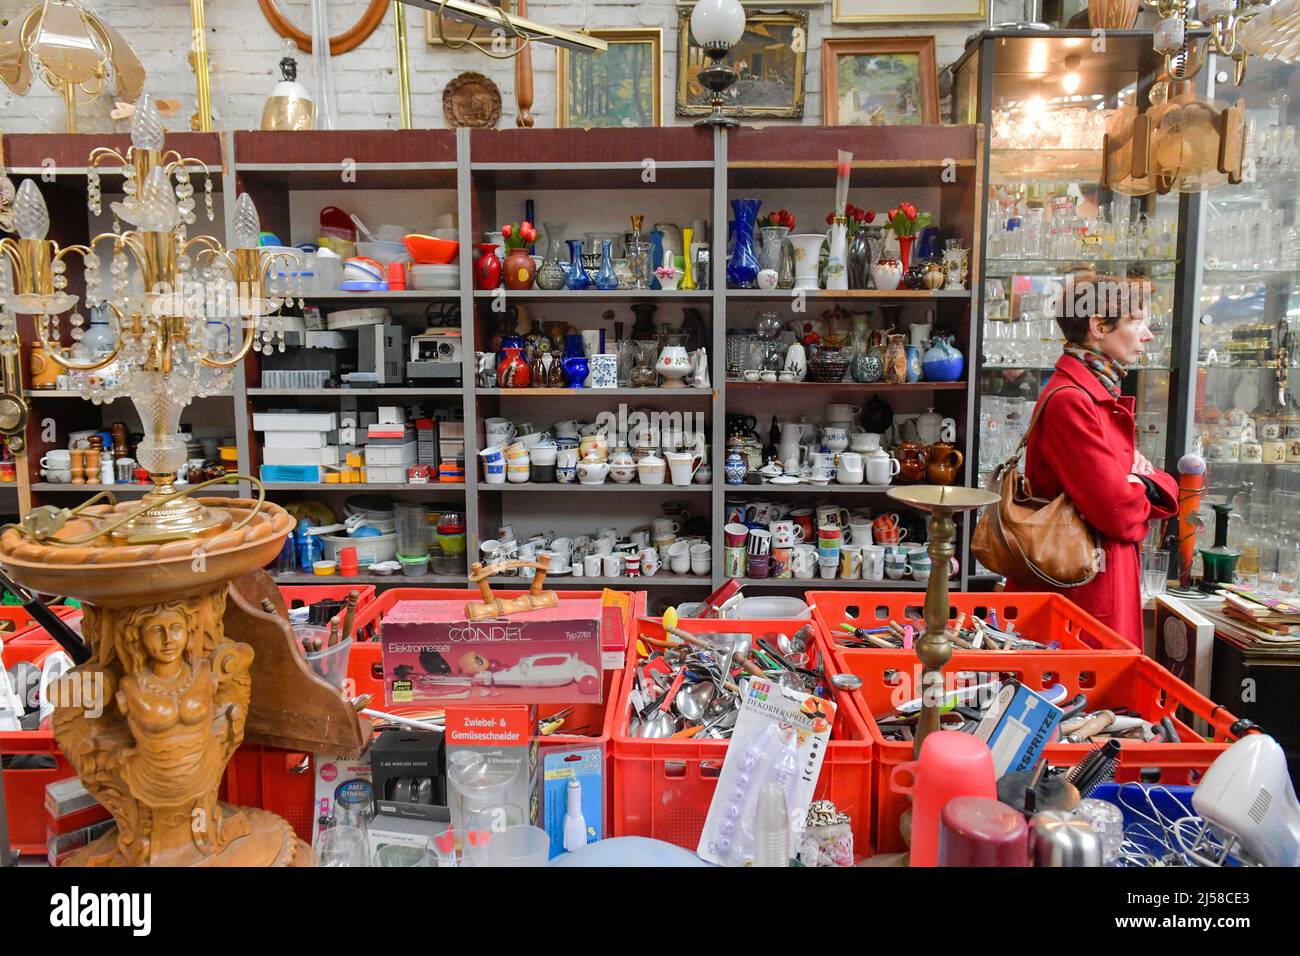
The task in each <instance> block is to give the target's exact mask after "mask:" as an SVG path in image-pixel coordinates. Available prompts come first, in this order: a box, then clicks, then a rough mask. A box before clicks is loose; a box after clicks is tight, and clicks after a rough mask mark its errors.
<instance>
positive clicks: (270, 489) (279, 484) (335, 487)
mask: <svg viewBox="0 0 1300 956" xmlns="http://www.w3.org/2000/svg"><path fill="white" fill-rule="evenodd" d="M265 484H266V493H267V494H268V495H269V494H272V493H274V492H277V491H431V492H432V491H464V490H465V484H464V482H456V483H452V482H445V483H444V482H441V481H434V482H430V483H429V484H425V485H421V484H412V483H405V484H400V485H395V484H364V483H362V484H341V483H338V482H323V481H322V482H290V481H268V482H266V483H265Z"/></svg>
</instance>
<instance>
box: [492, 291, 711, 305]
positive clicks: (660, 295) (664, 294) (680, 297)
mask: <svg viewBox="0 0 1300 956" xmlns="http://www.w3.org/2000/svg"><path fill="white" fill-rule="evenodd" d="M497 296H504V297H505V298H507V299H537V300H539V301H541V300H546V301H550V302H556V301H560V302H591V303H593V304H595V303H600V302H635V301H637V300H640V299H652V300H656V301H663V300H665V299H667V300H670V301H674V300H675V301H682V302H691V301H694V302H707V301H709V300H710V299H711V298H713V293H712V292H711V291H710V290H708V289H689V290H687V291H684V292H683V291H681V290H679V289H673V290H665V289H608V290H602V289H588V290H586V291H584V292H574V291H571V290H569V289H521V290H511V289H505V288H501V289H478V290H476V291H475V292H474V298H476V299H495V298H496V297H497Z"/></svg>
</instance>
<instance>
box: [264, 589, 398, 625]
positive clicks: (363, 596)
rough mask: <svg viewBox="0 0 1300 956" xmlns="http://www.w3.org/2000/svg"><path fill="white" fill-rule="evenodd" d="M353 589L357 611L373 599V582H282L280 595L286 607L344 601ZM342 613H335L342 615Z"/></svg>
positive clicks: (359, 611) (338, 615)
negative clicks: (356, 595) (318, 602)
mask: <svg viewBox="0 0 1300 956" xmlns="http://www.w3.org/2000/svg"><path fill="white" fill-rule="evenodd" d="M353 591H356V592H358V597H357V613H358V614H360V613H361V609H362V608H363V607H366V606H367V605H368V604H371V603H372V602H373V601H374V600H375V586H374V585H373V584H282V585H280V596H281V597H282V598H284V605H285V607H288V608H295V607H302V606H304V605H307V604H315V603H316V602H317V601H346V600H347V599H348V595H349V594H351V593H352V592H353ZM343 613H345V612H340V613H339V614H337V615H335V616H336V617H340V618H341V617H342V615H343Z"/></svg>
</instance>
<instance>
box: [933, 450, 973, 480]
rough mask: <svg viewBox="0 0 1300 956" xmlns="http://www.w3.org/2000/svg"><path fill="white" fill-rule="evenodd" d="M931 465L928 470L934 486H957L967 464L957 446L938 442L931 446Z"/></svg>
mask: <svg viewBox="0 0 1300 956" xmlns="http://www.w3.org/2000/svg"><path fill="white" fill-rule="evenodd" d="M929 451H930V465H929V467H928V468H927V469H926V473H927V474H928V475H929V478H930V484H932V485H955V484H956V483H957V476H958V472H960V471H961V466H962V465H963V464H965V462H966V456H965V455H963V454H962V453H961V452H960V451H959V450H958V449H957V446H956V445H952V444H950V443H948V442H946V441H937V442H935V443H934V444H933V445H931V446H930V449H929Z"/></svg>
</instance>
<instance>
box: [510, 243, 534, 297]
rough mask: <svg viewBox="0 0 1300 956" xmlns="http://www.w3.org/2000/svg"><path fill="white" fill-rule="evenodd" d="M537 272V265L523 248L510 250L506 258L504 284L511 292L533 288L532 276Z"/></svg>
mask: <svg viewBox="0 0 1300 956" xmlns="http://www.w3.org/2000/svg"><path fill="white" fill-rule="evenodd" d="M536 272H537V263H536V262H535V261H533V257H532V256H530V255H529V254H528V250H527V249H525V248H524V247H523V246H520V247H519V248H518V249H511V250H510V252H509V254H508V255H507V256H506V262H505V276H504V277H505V283H506V288H507V289H510V290H511V291H513V292H522V291H526V290H528V289H531V288H532V287H533V275H534V273H536Z"/></svg>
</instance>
